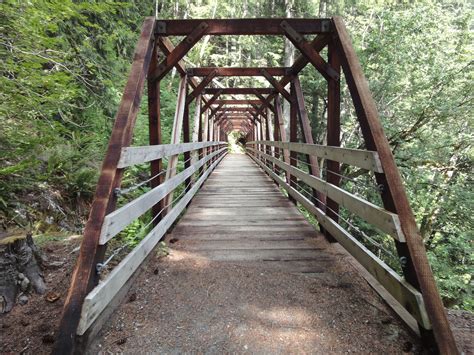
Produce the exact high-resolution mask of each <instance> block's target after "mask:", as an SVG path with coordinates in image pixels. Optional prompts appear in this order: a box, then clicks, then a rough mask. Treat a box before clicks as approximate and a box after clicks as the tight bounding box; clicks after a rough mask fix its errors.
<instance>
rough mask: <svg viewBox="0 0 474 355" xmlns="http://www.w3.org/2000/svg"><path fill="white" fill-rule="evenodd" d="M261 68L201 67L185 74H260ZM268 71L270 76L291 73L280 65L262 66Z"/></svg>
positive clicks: (289, 69) (191, 75)
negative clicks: (273, 66) (276, 66)
mask: <svg viewBox="0 0 474 355" xmlns="http://www.w3.org/2000/svg"><path fill="white" fill-rule="evenodd" d="M261 69H262V68H249V67H246V68H239V67H227V68H225V67H224V68H220V67H203V68H189V69H187V74H188V76H190V77H193V76H208V75H209V74H211V73H212V72H214V71H216V76H262V73H261V72H260V70H261ZM263 69H265V70H266V71H268V72H269V73H270V75H272V76H285V75H290V74H291V68H289V67H280V68H272V67H270V68H263Z"/></svg>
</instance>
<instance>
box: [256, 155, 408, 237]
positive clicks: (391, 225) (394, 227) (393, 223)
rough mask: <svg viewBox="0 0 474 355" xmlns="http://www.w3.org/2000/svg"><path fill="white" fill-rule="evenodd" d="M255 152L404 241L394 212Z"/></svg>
mask: <svg viewBox="0 0 474 355" xmlns="http://www.w3.org/2000/svg"><path fill="white" fill-rule="evenodd" d="M248 149H252V148H248ZM256 153H257V154H259V155H261V156H262V157H263V158H265V159H267V160H269V161H271V162H273V163H275V164H276V165H278V166H279V167H280V168H281V169H284V170H286V171H287V172H288V173H290V174H291V175H293V176H296V177H297V178H298V179H300V180H301V181H303V182H304V183H306V184H307V185H308V186H310V187H312V188H314V189H316V190H318V191H320V192H322V193H324V194H325V195H327V196H328V197H330V198H331V199H332V200H334V201H336V202H338V203H339V204H340V205H341V206H344V207H345V208H347V209H348V210H349V211H351V212H352V213H354V214H356V215H357V216H359V217H361V218H362V219H364V220H365V221H367V222H369V223H370V224H372V225H373V226H375V227H377V228H379V229H380V230H381V231H383V232H385V233H388V234H390V235H391V236H392V237H394V238H395V239H396V240H398V241H399V242H404V241H405V237H404V235H403V232H402V230H401V228H400V221H399V219H398V216H397V215H396V214H395V213H392V212H389V211H387V210H385V209H383V208H381V207H378V206H376V205H374V204H372V203H370V202H368V201H366V200H364V199H362V198H360V197H358V196H356V195H353V194H351V193H349V192H347V191H345V190H343V189H341V188H340V187H337V186H334V185H331V184H329V183H327V182H326V181H324V180H323V179H321V178H318V177H316V176H313V175H309V174H307V173H305V172H304V171H302V170H300V169H298V168H296V167H293V166H291V165H288V164H286V163H284V162H282V161H281V160H278V159H275V158H273V157H271V156H269V155H267V154H264V153H261V152H256Z"/></svg>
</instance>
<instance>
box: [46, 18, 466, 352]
mask: <svg viewBox="0 0 474 355" xmlns="http://www.w3.org/2000/svg"><path fill="white" fill-rule="evenodd" d="M207 35H210V36H220V35H279V36H286V38H287V39H289V40H290V41H291V42H292V43H293V44H294V46H295V47H296V48H297V49H298V50H299V51H300V52H301V56H300V57H298V58H297V59H296V60H295V62H294V64H293V65H292V66H291V67H288V68H286V67H276V68H219V67H206V68H189V69H187V68H185V66H184V63H183V61H182V59H183V57H184V56H185V55H186V53H187V52H188V51H189V50H190V49H191V48H192V47H193V46H194V45H195V44H196V43H197V42H198V41H199V40H200V39H202V38H203V36H207ZM309 35H316V37H315V38H314V39H312V40H308V39H307V38H306V37H307V36H309ZM169 36H185V38H184V39H183V40H182V41H181V42H180V43H179V44H178V45H176V47H175V46H173V44H172V42H171V41H170V40H169V39H168V37H169ZM325 48H327V58H326V59H325V58H324V55H322V54H320V53H322V51H323V49H325ZM308 63H310V64H311V65H312V66H313V67H314V68H315V69H316V70H317V71H318V72H319V73H320V74H321V75H322V76H323V77H324V78H325V79H326V81H327V122H326V126H327V128H326V129H327V132H326V141H327V144H326V145H318V144H314V141H313V137H312V133H311V125H310V120H309V118H308V113H307V111H306V108H305V102H304V96H303V90H302V88H301V84H300V81H299V78H298V74H299V73H300V72H301V70H302V69H303V68H304V67H305V66H306V65H307V64H308ZM173 68H176V70H177V72H178V73H179V74H180V75H181V80H180V84H179V88H178V97H177V105H176V112H175V117H174V123H173V131H172V134H171V142H170V144H163V142H162V138H161V117H160V81H161V80H162V79H163V78H164V76H165V75H166V74H167V73H169V72H170V71H171V69H173ZM342 73H343V74H344V77H345V82H346V83H347V85H348V89H349V92H350V95H351V97H352V101H353V104H354V108H355V112H356V115H357V120H358V124H359V126H360V130H361V133H362V136H363V144H362V147H364V149H352V148H347V147H341V118H340V101H341V99H340V96H341V88H340V83H341V74H342ZM221 76H260V77H263V78H264V79H266V80H267V81H268V84H269V85H268V86H267V87H231V88H222V87H214V86H213V85H214V84H213V81H214V79H215V78H217V77H221ZM197 78H200V79H197ZM277 78H279V79H277ZM145 83H146V84H147V86H148V109H149V132H150V133H149V137H150V140H149V142H150V145H148V146H134V147H131V146H130V144H131V142H132V137H133V128H134V125H135V120H136V118H137V113H138V111H139V107H140V102H141V98H142V94H143V91H144V85H145ZM288 86H289V90H288V88H287V87H288ZM282 100H286V101H288V103H289V106H290V110H289V111H290V112H289V119H288V129H287V128H286V127H285V118H284V117H283V113H282ZM192 105H194V107H195V115H194V119H193V118H192V117H190V116H191V115H190V108H191V107H192ZM191 131H193V132H194V133H195V137H194V139H192V137H191ZM233 131H238V132H240V135H241V140H242V142H243V143H244V144H245V145H246V147H245V151H246V155H235V154H232V155H230V154H227V151H228V148H227V142H226V141H227V136H228V134H229V133H230V132H233ZM287 132H288V136H287ZM181 137H182V140H181ZM181 155H182V156H183V161H184V169H179V168H178V167H179V164H178V162H179V160H180V156H181ZM165 159H167V164H166V168H163V161H164V160H165ZM145 163H149V164H150V178H149V179H147V180H146V181H145V182H143V183H140V184H139V186H143V185H144V183H147V184H149V187H150V189H149V190H148V191H146V192H144V193H143V194H142V195H140V196H139V197H137V198H135V199H132V200H130V201H128V202H127V203H124V204H123V205H122V206H120V207H119V208H116V205H117V200H118V197H119V196H122V195H123V196H126V195H127V193H128V192H130V188H123V187H122V186H121V180H122V176H123V172H124V170H125V169H127V168H129V167H131V166H134V165H137V164H145ZM346 166H352V167H356V168H357V169H359V170H358V172H359V173H360V174H359V175H364V176H366V177H367V180H368V181H373V182H374V184H373V185H374V187H375V189H376V191H377V192H378V194H379V197H380V201H381V202H380V203H377V202H376V201H375V202H371V201H368V200H366V199H365V198H364V197H362V196H360V195H359V194H357V193H355V192H354V191H351V190H350V189H348V188H347V187H348V186H349V185H350V184H348V183H346V182H347V181H346V180H348V181H349V182H354V179H352V180H351V178H349V177H347V176H345V175H344V170H343V169H341V167H346ZM176 189H178V190H179V191H182V192H181V193H179V194H178V193H175V190H176ZM281 191H284V192H285V194H286V196H287V197H285V195H283V194H282V192H281ZM196 194H197V195H196ZM299 209H304V210H305V211H306V213H307V214H308V215H311V216H313V217H314V218H315V220H316V221H317V223H318V225H319V230H320V232H321V233H322V234H319V232H316V231H315V229H314V227H313V226H312V225H311V224H310V223H309V222H308V221H307V220H306V219H305V218H304V217H303V215H302V214H301V213H300V211H299ZM148 211H151V217H152V220H151V221H152V222H151V223H150V225H151V226H150V228H149V232H148V234H147V235H146V236H145V237H144V239H143V240H141V241H140V243H139V244H138V245H137V246H135V247H134V248H133V249H132V250H131V251H130V252H129V254H128V255H127V256H126V257H125V258H123V259H122V260H121V261H120V263H119V264H118V265H117V266H115V268H113V269H112V270H111V272H110V273H109V274H108V275H107V276H106V277H105V278H103V279H102V280H100V274H101V271H102V270H103V269H104V267H105V265H107V263H108V261H109V260H110V258H111V257H113V256H114V255H115V254H114V253H112V255H111V256H109V254H110V253H109V254H108V253H107V250H106V249H107V245H108V244H109V243H110V241H111V240H112V238H114V237H117V236H119V235H120V233H121V232H123V231H124V230H125V228H126V227H127V226H128V225H130V224H131V223H132V222H134V221H135V220H137V219H138V218H140V217H142V216H144V215H145V214H146V213H147V212H148ZM183 212H184V215H183V216H182V214H183ZM353 217H354V218H358V219H360V220H363V221H364V222H365V223H366V224H367V225H370V226H372V227H373V229H374V230H377V232H378V233H379V234H381V235H383V236H390V237H391V238H392V239H393V243H394V248H393V249H394V250H396V252H397V253H398V255H396V256H395V258H396V260H397V263H398V265H397V266H396V267H394V268H391V267H390V266H389V265H387V264H386V263H385V262H384V261H382V260H381V259H380V258H379V257H378V256H376V255H375V254H374V253H373V252H372V251H371V250H370V247H369V245H367V243H366V242H367V241H369V242H372V243H375V241H374V240H373V238H371V236H369V235H367V234H366V233H364V232H363V231H360V230H359V229H358V228H357V227H356V226H354V222H353V221H354V219H353ZM172 227H173V229H172V234H171V238H172V239H175V240H180V241H182V242H183V243H185V245H186V246H187V247H188V248H192V249H193V250H195V251H196V252H197V253H198V254H200V255H202V256H204V257H206V258H209V259H211V260H237V261H248V262H249V263H250V262H259V263H262V264H264V265H265V267H268V268H276V269H290V270H292V271H294V272H300V273H308V274H320V273H324V272H328V271H327V270H329V267H328V264H327V263H328V261H327V260H328V259H327V258H326V257H325V255H324V250H321V249H318V248H317V247H316V246H315V243H314V241H315V240H318V238H319V239H320V238H322V235H324V236H325V238H326V239H327V240H328V241H330V242H332V243H339V244H340V245H341V246H342V247H343V248H344V249H345V250H346V251H347V252H348V253H350V254H351V255H352V256H353V257H354V258H355V259H356V260H357V261H358V263H359V264H360V265H361V267H363V268H364V269H365V271H364V272H365V273H366V274H370V275H371V280H372V281H371V282H372V285H373V286H374V288H375V289H376V290H378V291H379V292H380V293H381V295H382V296H383V295H390V299H391V301H390V304H391V305H392V306H393V307H394V309H395V310H398V311H399V312H400V314H401V316H402V317H403V319H404V320H406V321H407V322H408V323H415V324H416V325H417V327H418V330H419V334H420V335H421V338H422V341H423V343H424V345H425V346H426V348H427V349H428V350H430V351H433V352H440V353H446V354H448V353H449V354H454V353H457V349H456V344H455V342H454V339H453V335H452V332H451V329H450V327H449V324H448V321H447V318H446V313H445V310H444V308H443V304H442V302H441V299H440V296H439V293H438V291H437V288H436V284H435V281H434V278H433V275H432V273H431V269H430V265H429V263H428V260H427V257H426V253H425V249H424V246H423V241H422V239H421V237H420V234H419V232H418V229H417V226H416V222H415V218H414V216H413V213H412V211H411V208H410V206H409V201H408V199H407V195H406V192H405V190H404V187H403V182H402V179H401V176H400V173H399V171H398V169H397V166H396V164H395V160H394V158H393V156H392V153H391V150H390V147H389V144H388V141H387V139H386V137H385V134H384V131H383V128H382V125H381V122H380V119H379V117H378V114H377V110H376V107H375V103H374V100H373V99H372V96H371V94H370V91H369V89H368V84H367V82H366V79H365V77H364V75H363V72H362V70H361V67H360V64H359V61H358V59H357V56H356V53H355V51H354V48H353V47H352V44H351V41H350V37H349V35H348V33H347V31H346V29H345V26H344V24H343V22H342V20H341V19H340V18H332V19H240V20H215V19H213V20H208V19H203V20H155V19H154V18H147V19H146V20H145V22H144V25H143V27H142V32H141V35H140V38H139V41H138V44H137V48H136V52H135V56H134V59H133V63H132V67H131V71H130V75H129V78H128V82H127V84H126V87H125V90H124V95H123V98H122V102H121V104H120V107H119V109H118V112H117V116H116V119H115V124H114V127H113V131H112V135H111V138H110V142H109V147H108V150H107V153H106V156H105V158H104V162H103V165H102V169H101V174H100V178H99V181H98V184H97V190H96V193H95V198H94V201H93V204H92V207H91V212H90V216H89V220H88V222H87V224H86V227H85V230H84V239H83V242H82V246H81V250H80V254H79V258H78V260H77V265H76V268H75V270H74V273H73V276H72V280H71V286H70V289H69V292H68V296H67V299H66V301H65V305H64V310H63V314H62V319H61V323H60V328H59V331H58V335H57V339H56V343H55V348H54V352H55V353H57V354H65V353H72V352H74V351H80V349H82V348H83V347H84V346H86V345H87V342H88V340H89V339H91V338H93V337H94V335H95V334H96V332H97V331H98V330H99V329H100V327H101V325H102V324H103V323H104V321H105V320H106V319H107V317H108V316H110V314H111V313H112V312H113V309H114V308H115V307H116V306H117V305H118V304H119V303H120V302H121V300H122V299H123V297H124V295H125V293H126V292H127V289H128V287H129V286H130V284H131V283H132V282H133V279H134V276H135V275H136V272H137V270H139V268H140V265H141V264H142V263H144V262H145V261H146V260H147V257H148V255H150V253H151V252H152V250H153V249H154V248H155V247H156V246H157V244H158V242H159V241H160V240H161V239H162V238H163V237H164V236H165V234H166V233H168V232H169V231H171V228H172ZM361 236H362V238H361ZM379 247H380V245H379ZM395 269H396V270H399V271H400V273H399V272H397V271H396V270H395ZM387 301H388V296H387ZM394 302H395V303H397V304H396V305H394ZM158 336H159V335H158Z"/></svg>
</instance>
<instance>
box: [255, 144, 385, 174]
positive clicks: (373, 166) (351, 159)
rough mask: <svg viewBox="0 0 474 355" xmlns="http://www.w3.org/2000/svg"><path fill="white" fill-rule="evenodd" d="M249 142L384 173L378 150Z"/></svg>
mask: <svg viewBox="0 0 474 355" xmlns="http://www.w3.org/2000/svg"><path fill="white" fill-rule="evenodd" d="M247 144H266V145H270V146H272V147H277V148H280V149H288V150H291V151H293V152H298V153H303V154H308V155H313V156H317V157H320V158H325V159H331V160H336V161H338V162H341V163H345V164H348V165H353V166H357V167H359V168H362V169H365V170H370V171H375V172H378V173H382V172H383V169H382V164H381V163H380V158H379V155H378V154H377V152H374V151H370V150H361V149H351V148H341V147H333V146H328V145H319V144H307V143H295V142H275V141H265V140H263V141H251V142H248V143H247Z"/></svg>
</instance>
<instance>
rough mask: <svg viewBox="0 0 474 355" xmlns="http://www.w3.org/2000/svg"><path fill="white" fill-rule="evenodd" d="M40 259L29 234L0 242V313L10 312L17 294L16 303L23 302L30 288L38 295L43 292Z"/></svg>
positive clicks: (43, 284) (44, 286) (40, 256)
mask: <svg viewBox="0 0 474 355" xmlns="http://www.w3.org/2000/svg"><path fill="white" fill-rule="evenodd" d="M43 262H44V260H43V257H42V255H41V253H40V251H39V249H38V248H37V247H36V245H35V243H34V241H33V238H32V237H31V234H28V235H27V236H26V237H10V238H5V239H3V240H2V241H0V313H6V312H9V311H11V309H12V308H13V306H14V304H15V301H16V298H17V296H19V297H18V301H19V303H26V302H27V301H28V298H27V297H26V295H27V294H28V292H29V291H30V290H31V289H33V290H34V291H35V292H36V293H39V294H43V293H44V292H45V291H46V285H45V283H44V279H43V274H42V273H41V268H40V265H42V264H43Z"/></svg>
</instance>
